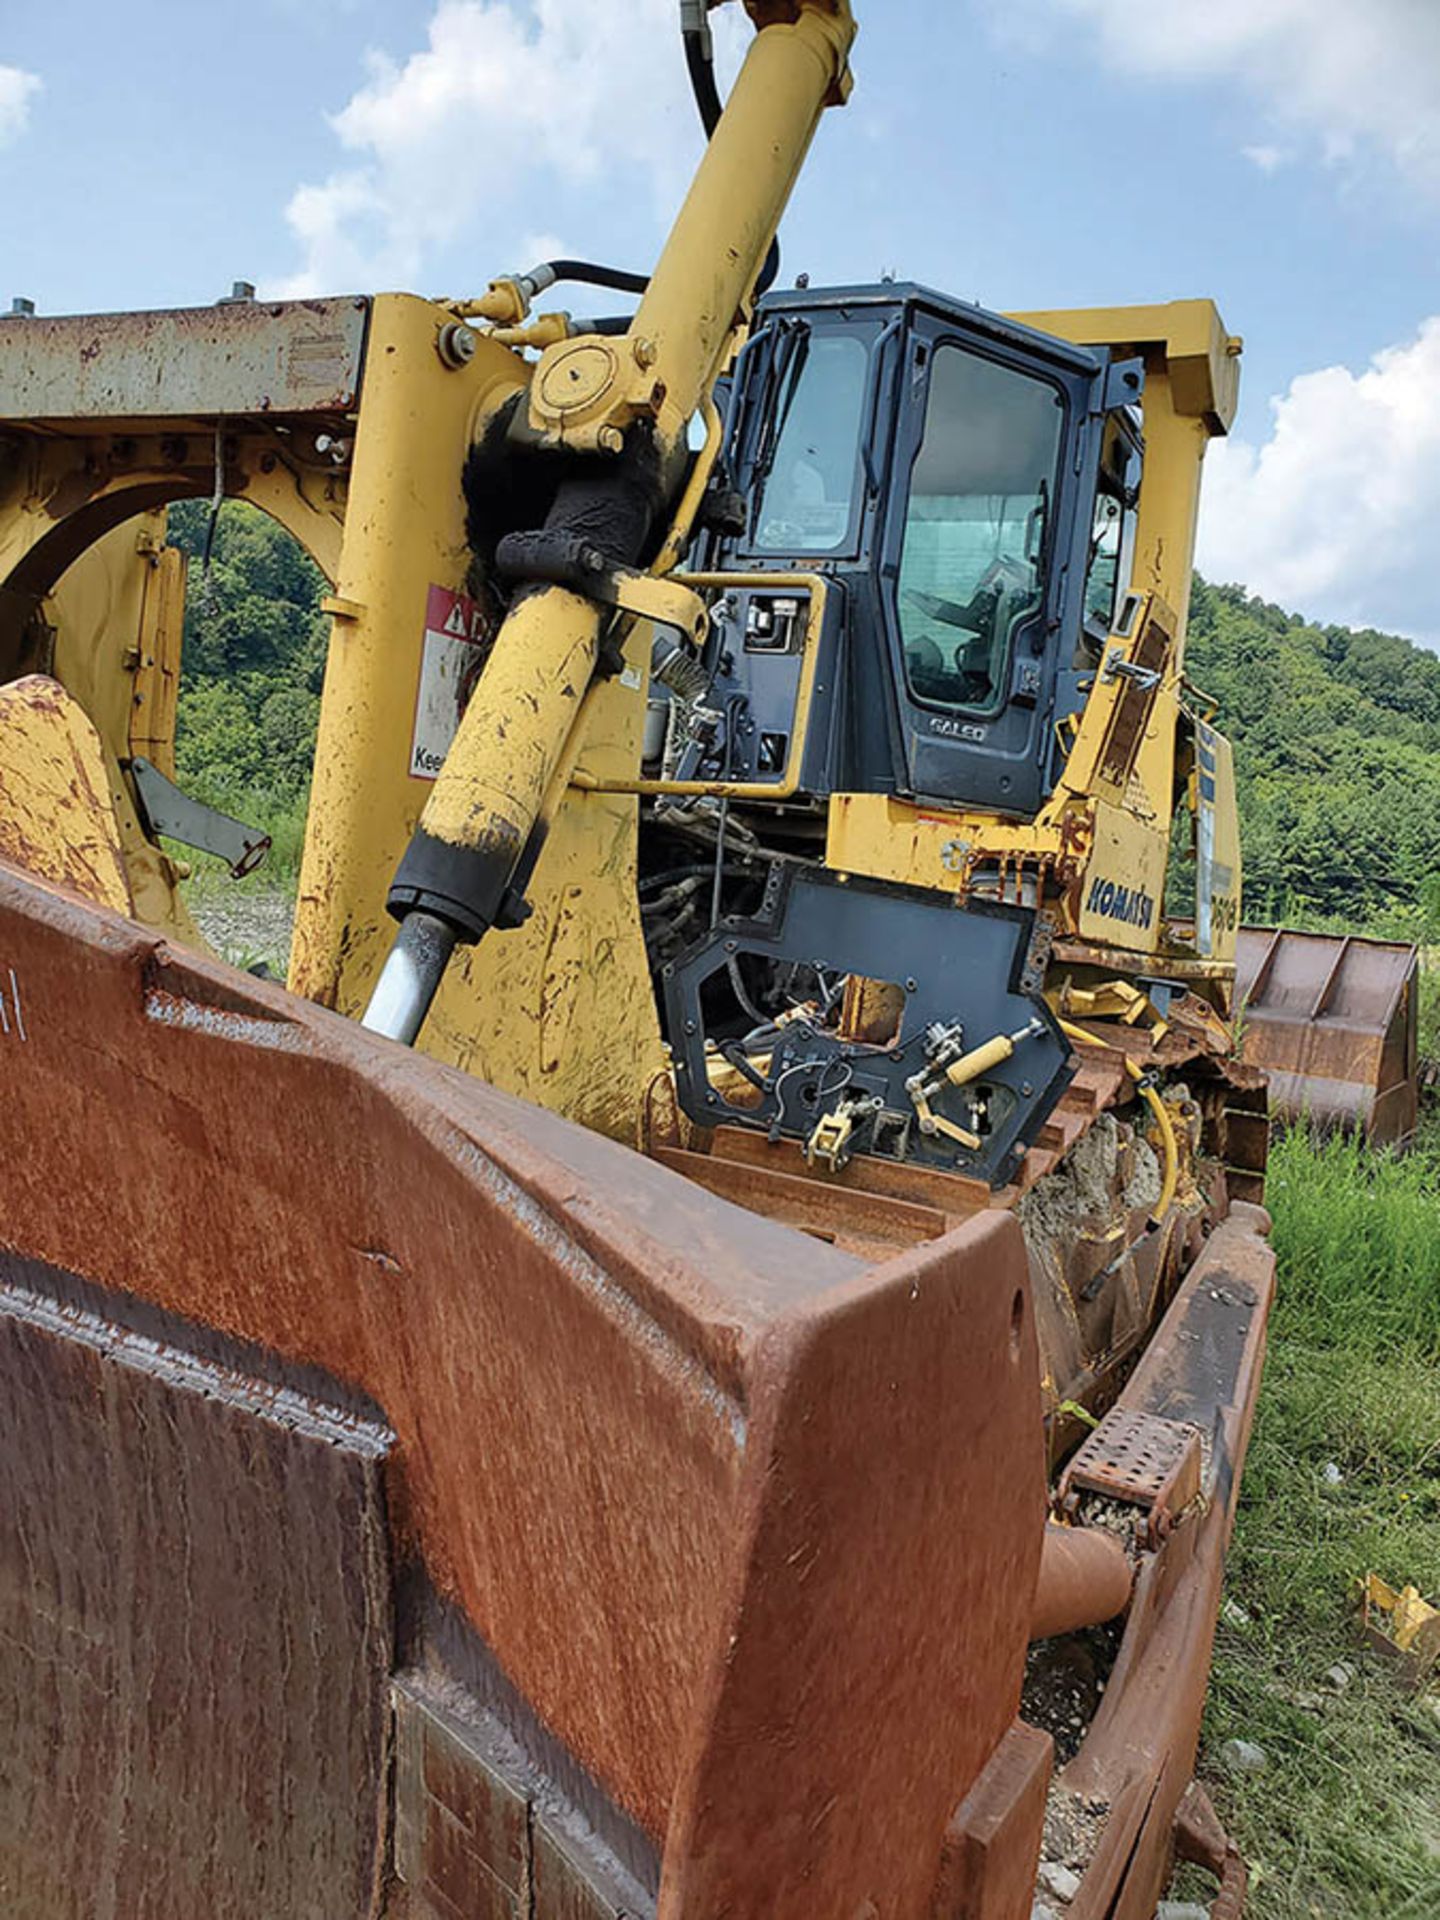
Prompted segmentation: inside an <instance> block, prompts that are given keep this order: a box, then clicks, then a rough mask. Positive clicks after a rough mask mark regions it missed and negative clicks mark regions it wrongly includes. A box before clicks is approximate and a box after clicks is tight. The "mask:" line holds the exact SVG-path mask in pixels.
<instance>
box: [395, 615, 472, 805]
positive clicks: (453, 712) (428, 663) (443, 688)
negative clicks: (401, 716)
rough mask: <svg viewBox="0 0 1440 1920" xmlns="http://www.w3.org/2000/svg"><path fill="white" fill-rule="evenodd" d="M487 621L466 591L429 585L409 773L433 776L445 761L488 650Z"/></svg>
mask: <svg viewBox="0 0 1440 1920" xmlns="http://www.w3.org/2000/svg"><path fill="white" fill-rule="evenodd" d="M484 637H485V622H484V618H483V616H482V615H481V612H480V609H479V607H478V606H477V605H476V604H475V602H474V601H473V600H472V599H471V598H470V597H469V595H468V594H464V593H452V592H451V591H450V589H449V588H448V587H433V586H432V587H431V589H430V591H429V594H428V596H427V598H426V603H425V639H424V644H423V646H422V648H421V653H420V691H419V693H418V695H417V696H416V700H415V733H414V737H413V739H412V740H411V742H410V769H409V770H410V773H411V775H412V777H413V778H415V779H417V780H433V779H434V778H435V777H436V775H437V774H438V773H439V771H440V769H441V767H443V766H444V764H445V756H446V754H447V753H448V752H449V751H450V742H451V741H452V740H453V739H454V738H455V731H456V729H457V727H458V726H459V725H460V716H461V714H462V713H463V712H464V711H465V708H466V706H467V704H468V702H469V699H470V694H471V692H472V690H473V688H474V685H475V682H476V680H478V679H479V677H480V668H481V665H482V664H483V660H484V655H483V654H482V652H481V649H480V644H479V643H480V641H481V640H483V639H484Z"/></svg>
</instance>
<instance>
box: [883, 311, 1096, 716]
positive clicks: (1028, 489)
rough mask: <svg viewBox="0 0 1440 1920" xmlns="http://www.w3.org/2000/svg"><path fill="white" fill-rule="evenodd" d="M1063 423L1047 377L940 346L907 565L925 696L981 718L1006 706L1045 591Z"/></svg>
mask: <svg viewBox="0 0 1440 1920" xmlns="http://www.w3.org/2000/svg"><path fill="white" fill-rule="evenodd" d="M1063 420H1064V408H1063V402H1062V400H1061V397H1060V394H1059V392H1058V391H1057V390H1056V389H1055V388H1054V387H1053V386H1051V385H1050V384H1049V382H1048V381H1045V380H1041V379H1037V378H1036V377H1034V376H1033V375H1031V374H1027V373H1021V372H1018V371H1017V370H1016V369H1014V368H1013V367H1004V366H1001V365H1000V364H999V363H998V362H996V361H993V360H984V359H980V358H979V357H978V356H977V355H975V354H972V353H968V352H966V351H964V350H963V349H962V348H960V347H956V346H948V345H943V346H940V347H939V348H937V349H936V352H935V357H934V362H933V366H932V370H931V375H930V393H929V399H928V401H927V406H926V415H925V436H924V439H923V441H922V442H921V446H920V452H919V454H918V456H917V457H916V461H915V468H914V473H913V475H912V477H911V482H910V500H909V505H908V507H907V509H906V515H905V537H904V546H903V549H902V552H901V559H900V595H899V606H900V633H901V641H902V645H903V648H904V655H905V677H906V680H907V681H908V683H909V686H910V691H911V694H912V695H913V696H914V698H915V699H917V700H923V701H924V702H926V703H927V704H928V705H931V706H940V707H961V708H965V709H967V710H968V711H971V712H982V713H983V712H992V711H994V710H995V709H996V708H998V707H999V706H1001V705H1002V704H1003V702H1004V699H1005V694H1006V689H1007V686H1008V681H1009V672H1010V659H1011V655H1012V653H1013V651H1014V641H1015V634H1016V630H1017V628H1018V627H1019V626H1020V624H1021V623H1022V621H1024V620H1025V619H1027V618H1028V617H1029V616H1030V615H1031V614H1033V613H1034V612H1035V610H1036V609H1037V608H1038V607H1039V605H1040V602H1041V600H1042V598H1043V595H1044V585H1045V583H1044V578H1043V564H1044V556H1045V552H1046V531H1047V529H1046V519H1047V516H1048V515H1049V512H1050V509H1051V503H1052V502H1053V500H1054V497H1055V475H1056V467H1057V464H1058V460H1059V452H1060V432H1061V427H1062V424H1063Z"/></svg>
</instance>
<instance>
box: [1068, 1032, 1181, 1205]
mask: <svg viewBox="0 0 1440 1920" xmlns="http://www.w3.org/2000/svg"><path fill="white" fill-rule="evenodd" d="M1060 1031H1061V1032H1062V1033H1063V1034H1064V1035H1065V1036H1066V1038H1067V1039H1070V1040H1079V1041H1082V1042H1083V1043H1084V1044H1085V1045H1086V1046H1087V1047H1103V1046H1104V1045H1105V1042H1104V1041H1103V1040H1099V1039H1097V1038H1096V1036H1095V1035H1094V1034H1093V1033H1087V1032H1086V1031H1085V1029H1084V1027H1077V1026H1076V1025H1075V1022H1074V1021H1073V1020H1062V1021H1061V1022H1060ZM1125 1071H1126V1072H1127V1073H1128V1074H1129V1075H1130V1078H1131V1079H1132V1080H1133V1081H1134V1082H1135V1085H1136V1086H1137V1087H1138V1088H1139V1090H1140V1092H1141V1093H1142V1094H1143V1095H1144V1096H1145V1103H1146V1105H1147V1106H1148V1107H1149V1109H1150V1112H1151V1113H1152V1115H1153V1116H1154V1119H1155V1127H1156V1131H1157V1132H1158V1133H1159V1135H1160V1143H1161V1146H1162V1147H1163V1148H1164V1153H1165V1170H1164V1174H1163V1176H1162V1178H1161V1182H1160V1198H1159V1199H1158V1200H1157V1201H1156V1202H1155V1207H1154V1215H1153V1217H1154V1218H1155V1219H1156V1220H1163V1219H1164V1218H1165V1215H1166V1214H1167V1213H1168V1212H1169V1211H1170V1206H1171V1203H1172V1202H1173V1200H1174V1198H1175V1189H1176V1187H1177V1186H1178V1185H1179V1181H1180V1149H1179V1147H1178V1146H1177V1144H1176V1141H1175V1123H1174V1121H1173V1120H1172V1119H1171V1118H1170V1109H1169V1108H1168V1107H1167V1106H1166V1104H1165V1102H1164V1101H1163V1100H1162V1099H1161V1098H1160V1096H1159V1094H1158V1093H1157V1092H1156V1091H1155V1089H1154V1087H1152V1086H1151V1085H1150V1082H1149V1081H1148V1080H1147V1079H1146V1078H1145V1075H1144V1073H1143V1072H1142V1071H1141V1069H1140V1068H1139V1067H1137V1066H1136V1064H1135V1062H1134V1061H1133V1060H1132V1059H1130V1057H1129V1055H1128V1054H1127V1055H1126V1056H1125Z"/></svg>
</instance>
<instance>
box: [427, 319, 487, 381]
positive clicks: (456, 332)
mask: <svg viewBox="0 0 1440 1920" xmlns="http://www.w3.org/2000/svg"><path fill="white" fill-rule="evenodd" d="M477 343H478V335H477V334H476V332H475V329H474V328H473V327H467V326H466V325H465V323H464V321H463V320H447V321H446V322H445V325H444V326H443V327H442V328H441V329H440V333H439V336H438V338H437V339H436V341H435V351H436V352H437V353H438V354H439V356H440V358H441V360H442V361H443V362H444V363H445V365H446V366H447V367H451V368H457V369H458V368H460V367H466V366H468V365H469V364H470V362H471V361H472V360H473V359H474V358H475V348H476V345H477Z"/></svg>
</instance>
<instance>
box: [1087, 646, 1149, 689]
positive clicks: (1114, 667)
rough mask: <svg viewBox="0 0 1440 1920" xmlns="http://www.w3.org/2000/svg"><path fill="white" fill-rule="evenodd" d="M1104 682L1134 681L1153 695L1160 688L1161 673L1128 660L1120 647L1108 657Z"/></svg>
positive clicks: (1104, 671) (1103, 674) (1114, 649)
mask: <svg viewBox="0 0 1440 1920" xmlns="http://www.w3.org/2000/svg"><path fill="white" fill-rule="evenodd" d="M1100 678H1101V679H1102V680H1133V681H1134V682H1135V684H1136V686H1137V687H1140V688H1142V689H1143V690H1144V692H1146V693H1151V692H1153V691H1154V689H1155V688H1156V687H1158V686H1159V684H1160V680H1161V673H1160V669H1159V668H1158V667H1142V666H1141V665H1140V664H1139V663H1138V662H1137V661H1134V660H1127V659H1126V658H1125V656H1124V654H1123V653H1121V652H1120V650H1119V648H1118V647H1114V648H1112V649H1111V651H1110V652H1109V654H1107V655H1106V659H1105V666H1104V670H1103V671H1102V673H1101V675H1100Z"/></svg>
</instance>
